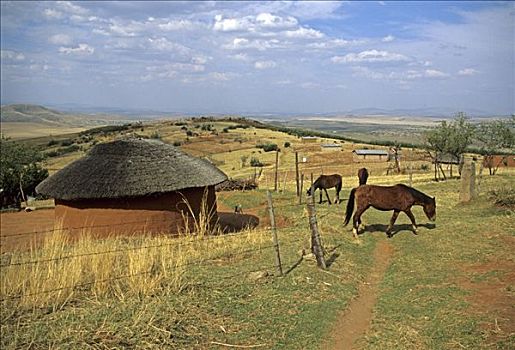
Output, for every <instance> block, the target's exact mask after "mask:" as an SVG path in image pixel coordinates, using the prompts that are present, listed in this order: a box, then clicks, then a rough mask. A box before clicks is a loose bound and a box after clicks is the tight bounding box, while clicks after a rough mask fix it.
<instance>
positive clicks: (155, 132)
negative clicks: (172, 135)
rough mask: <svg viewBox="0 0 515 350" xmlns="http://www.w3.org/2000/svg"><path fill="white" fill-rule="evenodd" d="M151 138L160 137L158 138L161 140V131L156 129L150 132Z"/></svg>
mask: <svg viewBox="0 0 515 350" xmlns="http://www.w3.org/2000/svg"><path fill="white" fill-rule="evenodd" d="M150 138H151V139H158V140H160V139H161V135H159V133H158V132H157V131H154V132H153V133H152V134H150Z"/></svg>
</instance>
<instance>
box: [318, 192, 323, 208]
mask: <svg viewBox="0 0 515 350" xmlns="http://www.w3.org/2000/svg"><path fill="white" fill-rule="evenodd" d="M319 191H320V202H318V204H322V189H320V190H319Z"/></svg>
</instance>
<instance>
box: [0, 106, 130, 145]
mask: <svg viewBox="0 0 515 350" xmlns="http://www.w3.org/2000/svg"><path fill="white" fill-rule="evenodd" d="M0 121H1V126H2V134H3V135H5V136H8V137H12V138H30V137H41V136H48V135H55V134H63V133H72V132H78V131H82V130H85V129H89V128H92V127H96V126H103V125H113V124H123V123H125V122H127V118H124V117H121V116H117V115H107V114H96V115H86V114H79V113H68V112H61V111H57V110H54V109H50V108H46V107H43V106H39V105H31V104H11V105H4V106H2V107H1V112H0Z"/></svg>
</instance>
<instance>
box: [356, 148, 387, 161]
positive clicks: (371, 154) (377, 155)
mask: <svg viewBox="0 0 515 350" xmlns="http://www.w3.org/2000/svg"><path fill="white" fill-rule="evenodd" d="M352 153H354V154H355V155H356V156H358V158H362V159H367V157H368V159H370V158H372V159H379V160H382V159H383V157H388V152H387V151H386V150H383V149H356V150H354V151H352Z"/></svg>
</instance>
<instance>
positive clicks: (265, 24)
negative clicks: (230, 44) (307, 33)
mask: <svg viewBox="0 0 515 350" xmlns="http://www.w3.org/2000/svg"><path fill="white" fill-rule="evenodd" d="M297 25H298V21H297V19H295V18H294V17H291V16H286V17H281V16H277V15H273V14H271V13H268V12H263V13H260V14H258V15H257V16H245V17H240V18H223V16H222V15H216V16H215V23H214V24H213V29H214V30H215V31H221V32H235V31H249V32H263V31H266V30H285V29H293V28H296V27H297Z"/></svg>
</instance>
